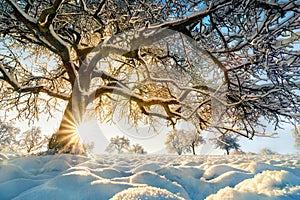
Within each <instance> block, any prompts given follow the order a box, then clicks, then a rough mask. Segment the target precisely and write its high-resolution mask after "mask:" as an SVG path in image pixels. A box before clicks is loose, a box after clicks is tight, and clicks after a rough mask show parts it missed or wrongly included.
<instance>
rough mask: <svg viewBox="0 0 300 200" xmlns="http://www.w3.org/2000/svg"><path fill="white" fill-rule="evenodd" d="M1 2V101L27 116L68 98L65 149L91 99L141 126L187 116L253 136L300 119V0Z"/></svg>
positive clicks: (102, 114)
mask: <svg viewBox="0 0 300 200" xmlns="http://www.w3.org/2000/svg"><path fill="white" fill-rule="evenodd" d="M0 3H1V4H0V11H1V12H0V13H1V14H0V33H1V34H0V40H1V45H0V46H1V51H0V79H1V81H0V84H1V85H0V86H1V87H0V90H1V95H0V96H1V103H0V107H1V108H2V109H3V110H5V111H10V110H12V109H15V110H17V111H18V113H19V115H18V116H17V117H18V118H26V119H36V118H38V116H39V115H40V114H41V113H42V112H47V113H49V114H50V115H53V114H54V113H55V111H56V110H57V109H59V108H61V107H63V108H65V110H64V115H63V118H62V120H61V124H60V127H59V129H58V131H57V133H55V134H54V135H53V136H52V138H51V140H50V143H49V148H50V149H54V150H55V151H56V152H64V149H68V148H69V147H70V145H71V144H75V145H76V143H78V142H79V138H78V137H76V126H78V125H79V124H80V123H81V122H82V121H83V116H84V113H86V112H87V110H86V107H87V106H88V103H91V102H93V103H94V104H95V105H97V106H96V107H97V114H98V116H97V118H98V119H99V120H100V121H107V120H110V119H111V118H112V115H113V113H114V112H115V111H116V109H115V108H116V107H117V106H120V107H121V108H122V109H119V110H121V112H120V113H121V114H123V115H124V116H125V115H126V116H127V117H128V118H129V119H130V121H132V122H133V124H134V125H136V124H138V121H143V122H149V123H151V122H153V118H162V119H165V120H167V121H168V122H169V123H170V124H171V125H174V124H176V122H177V121H178V120H179V119H183V120H187V121H191V122H192V123H193V124H195V126H196V128H197V129H199V130H203V129H207V128H208V127H212V128H215V129H217V131H219V132H220V133H222V134H227V133H229V132H234V133H236V134H239V135H242V136H245V137H248V138H252V137H253V136H254V135H261V134H264V133H260V132H259V131H258V129H259V128H260V127H261V121H260V120H261V119H262V118H265V120H267V121H270V122H272V123H274V125H275V127H280V122H282V121H283V120H286V119H287V120H294V119H295V120H296V121H298V122H299V121H300V119H299V109H300V107H299V101H300V100H299V99H300V98H299V86H300V82H299V75H298V74H299V60H300V58H299V52H298V51H297V50H296V49H295V48H294V47H295V45H296V44H297V43H299V26H300V25H299V7H300V6H299V1H295V0H293V1H279V0H274V1H260V0H253V1H249V0H220V1H215V0H212V1H191V0H181V1H177V0H176V1H175V0H174V1H172V0H171V1H164V0H159V1H147V0H137V1H126V0H102V1H94V0H80V1H64V0H48V1H42V0H31V1H28V0H20V1H15V0H0ZM170 31H174V32H176V34H175V33H174V32H171V33H172V34H171V33H170ZM157 45H158V46H159V48H158V47H157ZM162 47H164V48H162ZM199 52H201V53H200V54H199ZM50 63H51V64H50ZM99 63H106V64H105V66H106V69H105V70H103V69H102V68H99V65H100V64H99ZM211 66H214V67H213V68H211ZM212 69H215V71H214V70H212ZM170 72H172V73H170ZM215 74H221V75H222V76H221V81H220V78H217V79H215V78H213V77H215ZM179 77H183V78H179ZM206 79H208V80H206ZM90 86H93V87H92V88H94V90H93V92H90V88H91V87H90ZM212 86H213V87H212ZM62 102H65V104H63V103H62ZM116 102H117V103H116ZM59 105H60V106H59ZM218 106H221V107H224V108H225V109H217V108H218ZM154 107H159V108H160V109H153V108H154ZM125 108H126V109H125ZM117 110H118V109H117ZM215 111H219V113H217V112H215ZM216 115H217V116H221V117H220V118H219V119H218V120H216V119H215V118H214V117H215V116H216Z"/></svg>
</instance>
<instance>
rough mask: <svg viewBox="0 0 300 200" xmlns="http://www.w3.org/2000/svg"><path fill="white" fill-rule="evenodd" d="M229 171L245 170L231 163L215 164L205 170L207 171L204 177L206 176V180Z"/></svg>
mask: <svg viewBox="0 0 300 200" xmlns="http://www.w3.org/2000/svg"><path fill="white" fill-rule="evenodd" d="M228 171H239V172H245V171H243V170H240V169H237V168H234V167H231V166H229V165H214V166H211V167H209V168H208V169H207V170H205V172H204V174H203V178H205V179H206V180H210V179H214V178H216V177H218V176H220V175H221V174H223V173H225V172H228Z"/></svg>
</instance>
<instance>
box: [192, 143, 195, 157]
mask: <svg viewBox="0 0 300 200" xmlns="http://www.w3.org/2000/svg"><path fill="white" fill-rule="evenodd" d="M192 151H193V155H196V152H195V145H194V144H192Z"/></svg>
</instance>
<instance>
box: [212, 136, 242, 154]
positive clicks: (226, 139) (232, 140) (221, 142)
mask: <svg viewBox="0 0 300 200" xmlns="http://www.w3.org/2000/svg"><path fill="white" fill-rule="evenodd" d="M215 143H216V147H217V148H220V149H223V150H225V151H226V154H227V155H229V151H230V150H231V149H236V150H238V149H239V148H240V145H239V144H238V138H237V137H236V136H232V135H228V134H224V135H221V136H220V137H218V138H216V139H215Z"/></svg>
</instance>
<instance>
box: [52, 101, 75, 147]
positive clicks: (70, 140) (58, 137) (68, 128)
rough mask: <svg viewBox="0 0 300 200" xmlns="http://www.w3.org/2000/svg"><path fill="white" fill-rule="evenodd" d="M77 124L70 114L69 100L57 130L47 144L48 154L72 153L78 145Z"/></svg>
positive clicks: (71, 113)
mask: <svg viewBox="0 0 300 200" xmlns="http://www.w3.org/2000/svg"><path fill="white" fill-rule="evenodd" d="M76 128H77V122H76V120H75V117H74V113H73V112H72V101H71V100H70V101H69V102H68V104H67V107H66V109H65V111H64V114H63V117H62V120H61V123H60V126H59V129H58V131H57V132H56V133H54V134H53V135H52V136H51V139H50V141H49V144H48V149H49V152H50V153H74V152H75V149H76V148H77V147H78V144H79V136H78V134H77V131H76Z"/></svg>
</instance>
